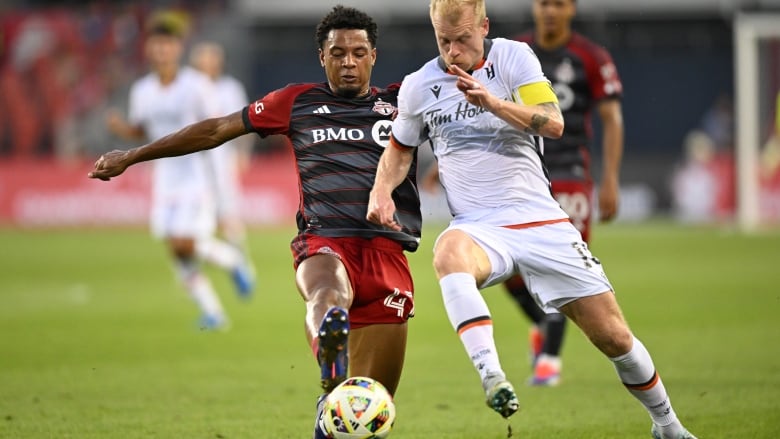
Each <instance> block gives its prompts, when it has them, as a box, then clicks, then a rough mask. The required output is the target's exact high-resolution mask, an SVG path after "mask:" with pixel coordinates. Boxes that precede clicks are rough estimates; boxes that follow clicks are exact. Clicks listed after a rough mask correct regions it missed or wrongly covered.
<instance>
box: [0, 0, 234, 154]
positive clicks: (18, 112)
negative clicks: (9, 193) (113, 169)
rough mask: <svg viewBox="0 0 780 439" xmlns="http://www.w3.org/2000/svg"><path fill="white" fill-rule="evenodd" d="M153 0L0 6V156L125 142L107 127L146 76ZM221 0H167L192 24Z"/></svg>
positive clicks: (97, 148) (87, 150) (90, 149)
mask: <svg viewBox="0 0 780 439" xmlns="http://www.w3.org/2000/svg"><path fill="white" fill-rule="evenodd" d="M159 3H160V2H154V1H132V2H130V1H109V0H99V1H91V2H77V4H69V3H67V2H66V3H59V4H54V5H45V6H36V7H34V8H24V7H17V8H14V9H11V10H1V9H0V115H2V117H0V158H20V159H23V158H36V157H43V156H47V157H51V156H54V157H57V158H60V159H63V160H71V159H79V158H82V157H93V156H95V155H97V154H98V153H100V152H102V151H104V150H107V149H112V148H113V147H119V146H122V145H120V144H118V141H117V140H116V139H114V138H112V137H111V136H110V135H109V134H108V132H107V131H106V129H105V122H104V117H105V110H106V109H107V107H108V106H109V105H112V106H117V104H119V107H120V108H125V105H124V101H123V99H124V96H126V94H127V87H129V84H130V82H131V81H132V80H133V79H135V78H137V77H138V76H139V75H141V74H143V73H144V72H145V70H146V65H145V63H144V61H143V47H142V41H143V31H144V29H143V23H144V21H145V19H146V17H148V15H149V14H151V13H153V12H154V11H155V10H156V9H157V8H159V7H160V5H159ZM225 3H226V2H225V1H224V0H204V1H199V2H184V1H181V2H167V3H166V4H165V6H166V7H167V8H173V9H175V10H177V11H180V12H181V14H182V16H183V17H186V18H187V19H188V20H189V21H190V23H191V28H192V29H193V30H195V31H196V30H197V28H198V26H199V24H200V23H202V22H204V21H205V20H208V18H209V17H210V16H212V15H214V14H219V13H221V12H222V11H223V9H224V8H225V7H226V6H225Z"/></svg>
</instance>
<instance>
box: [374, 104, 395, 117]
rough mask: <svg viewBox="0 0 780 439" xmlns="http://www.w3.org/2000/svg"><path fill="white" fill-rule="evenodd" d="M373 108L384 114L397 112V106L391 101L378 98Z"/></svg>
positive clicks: (388, 114)
mask: <svg viewBox="0 0 780 439" xmlns="http://www.w3.org/2000/svg"><path fill="white" fill-rule="evenodd" d="M372 110H374V111H376V112H377V113H379V114H381V115H382V116H390V115H391V114H393V113H395V107H394V106H393V104H391V103H390V102H385V101H383V100H378V101H376V102H374V108H372Z"/></svg>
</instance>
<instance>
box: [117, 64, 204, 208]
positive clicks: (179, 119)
mask: <svg viewBox="0 0 780 439" xmlns="http://www.w3.org/2000/svg"><path fill="white" fill-rule="evenodd" d="M215 96H216V95H215V94H214V88H213V84H212V83H211V81H210V80H209V78H208V77H207V76H205V75H203V74H202V73H200V72H198V71H196V70H195V69H192V68H190V67H183V68H181V69H180V70H179V71H178V73H177V74H176V78H175V79H174V80H173V82H171V83H170V84H167V85H163V84H161V83H160V80H159V77H158V76H157V75H156V74H154V73H150V74H147V75H146V76H144V77H142V78H140V79H139V80H137V81H136V82H135V83H134V84H133V86H132V88H131V90H130V110H129V119H130V122H131V123H132V124H133V125H140V126H142V127H143V129H144V131H145V133H146V136H147V138H148V139H149V140H155V139H159V138H160V137H163V136H166V135H168V134H171V133H173V132H175V131H178V130H180V129H182V128H184V127H185V126H187V125H190V124H192V123H195V122H198V121H200V120H203V119H206V118H209V117H214V116H217V115H218V114H219V107H218V104H217V100H216V98H215ZM207 160H208V156H207V155H206V154H205V153H202V152H200V153H195V154H189V155H184V156H180V157H169V158H164V159H159V160H154V162H153V166H154V168H153V184H152V187H153V199H154V200H155V202H162V201H163V200H169V201H170V199H175V198H180V197H196V196H203V195H204V194H209V192H210V189H209V188H210V185H209V178H210V177H209V168H208V164H207Z"/></svg>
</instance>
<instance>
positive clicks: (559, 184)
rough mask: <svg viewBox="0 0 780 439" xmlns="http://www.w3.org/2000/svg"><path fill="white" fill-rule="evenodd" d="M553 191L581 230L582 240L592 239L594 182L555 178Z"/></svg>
mask: <svg viewBox="0 0 780 439" xmlns="http://www.w3.org/2000/svg"><path fill="white" fill-rule="evenodd" d="M552 192H553V196H554V197H555V199H556V200H557V201H558V204H560V205H561V207H562V208H563V210H564V212H566V213H567V214H569V218H571V223H572V224H574V227H576V228H577V230H579V231H580V234H581V235H582V240H583V241H585V242H589V241H590V218H591V216H593V215H592V214H593V182H592V181H577V180H553V182H552Z"/></svg>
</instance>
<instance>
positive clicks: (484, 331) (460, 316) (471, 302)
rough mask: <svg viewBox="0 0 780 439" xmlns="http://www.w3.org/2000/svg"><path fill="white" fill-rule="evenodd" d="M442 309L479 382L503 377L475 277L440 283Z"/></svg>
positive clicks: (449, 277) (460, 275)
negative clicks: (478, 377) (498, 376)
mask: <svg viewBox="0 0 780 439" xmlns="http://www.w3.org/2000/svg"><path fill="white" fill-rule="evenodd" d="M439 285H440V286H441V294H442V299H443V300H444V308H445V309H446V310H447V317H449V319H450V324H452V327H453V329H455V331H457V333H458V336H459V337H460V341H461V342H462V343H463V347H464V348H466V352H467V353H468V355H469V357H470V358H471V362H472V363H473V364H474V368H476V369H477V372H478V373H479V376H480V378H481V379H482V380H484V379H485V377H486V376H487V375H489V374H500V375H502V376H503V375H504V372H503V370H502V369H501V363H500V362H499V361H498V352H497V350H496V344H495V341H494V340H493V320H492V319H491V317H490V310H489V309H488V306H487V303H485V299H484V298H483V297H482V294H481V293H480V292H479V289H477V282H476V280H475V279H474V276H472V275H470V274H468V273H452V274H448V275H446V276H444V277H443V278H441V279H440V280H439Z"/></svg>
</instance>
